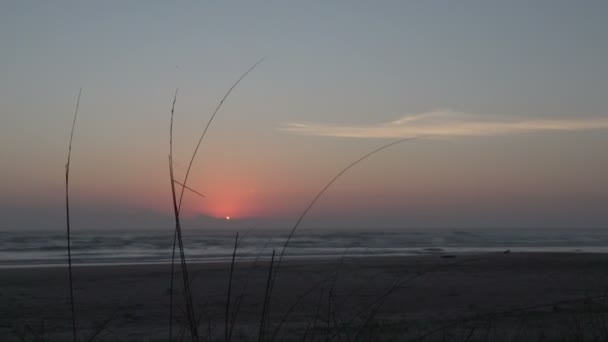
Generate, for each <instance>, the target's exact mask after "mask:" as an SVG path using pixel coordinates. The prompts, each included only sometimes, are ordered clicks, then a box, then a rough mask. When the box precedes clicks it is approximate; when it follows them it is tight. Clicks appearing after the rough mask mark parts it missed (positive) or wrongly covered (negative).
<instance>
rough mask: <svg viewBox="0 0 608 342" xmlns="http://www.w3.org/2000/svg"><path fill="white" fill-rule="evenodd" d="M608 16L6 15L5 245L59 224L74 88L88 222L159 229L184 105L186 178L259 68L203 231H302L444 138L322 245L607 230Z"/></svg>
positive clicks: (520, 7)
mask: <svg viewBox="0 0 608 342" xmlns="http://www.w3.org/2000/svg"><path fill="white" fill-rule="evenodd" d="M607 15H608V3H607V2H606V1H576V2H575V1H299V2H295V1H265V2H258V1H201V2H189V1H188V2H186V1H179V2H166V1H99V2H94V3H93V2H84V1H52V2H50V1H3V2H2V4H0V42H1V44H2V49H1V50H0V75H2V77H0V111H1V112H0V113H1V114H0V115H1V116H0V160H1V165H2V168H1V169H0V204H1V205H2V209H1V211H0V213H2V216H3V217H5V218H6V219H5V220H4V223H3V225H2V226H0V229H10V228H11V227H12V228H14V227H16V226H19V227H21V226H24V225H25V226H27V227H34V226H35V228H44V227H45V226H47V225H48V226H56V225H61V224H62V221H61V215H56V213H60V210H61V200H62V196H63V188H62V186H63V184H62V182H63V164H64V163H65V157H66V148H67V139H68V135H69V127H70V122H71V116H72V114H73V108H74V104H75V100H76V95H77V93H78V89H79V87H83V88H84V90H83V98H82V102H81V112H80V117H79V121H78V125H77V131H76V136H75V141H74V144H75V145H74V146H75V147H74V155H73V158H74V159H73V165H72V172H73V184H72V192H73V196H74V199H75V201H76V202H77V205H76V207H78V208H81V214H82V215H83V217H84V219H83V222H86V221H87V220H89V221H96V220H97V219H99V218H100V217H111V216H112V215H114V216H115V217H116V219H115V220H114V221H110V222H109V223H103V224H100V225H118V226H129V225H134V226H137V225H145V224H148V223H147V222H149V221H154V220H151V219H150V217H157V216H158V217H165V215H166V214H168V213H170V208H171V207H170V203H169V199H170V198H169V189H168V174H167V165H166V164H167V162H166V156H167V152H168V146H167V129H168V119H169V117H168V114H169V109H170V104H171V100H172V95H173V92H174V90H175V88H176V87H179V88H180V95H179V98H178V103H177V111H176V133H177V137H176V148H177V151H176V154H177V155H176V162H177V163H176V168H177V172H178V174H179V176H180V177H183V172H184V171H185V170H184V167H185V165H187V161H188V158H189V155H190V153H191V151H192V148H193V147H194V143H195V141H196V139H197V135H198V134H200V132H201V129H202V127H203V125H204V123H205V122H206V120H207V119H208V118H209V115H210V113H211V111H212V110H213V108H214V107H215V105H216V103H217V101H218V100H219V99H220V98H221V97H222V95H223V94H224V92H225V91H226V90H227V89H228V88H229V87H230V85H231V84H232V82H234V81H235V80H236V79H237V78H238V77H239V75H240V74H241V73H243V72H244V71H245V70H247V69H248V68H249V67H250V66H251V65H252V64H253V63H254V62H255V61H257V60H258V59H260V58H261V57H264V56H265V57H266V59H265V61H264V62H263V63H262V64H261V65H260V66H259V67H258V68H257V69H256V70H255V71H254V72H253V73H252V74H251V75H249V76H248V77H247V78H246V79H245V80H244V81H243V82H242V83H241V84H240V85H239V87H238V88H237V89H236V90H235V92H234V93H233V94H232V96H231V98H230V99H229V100H228V102H227V103H226V106H225V107H224V108H223V110H222V112H220V114H219V115H218V118H217V120H216V121H215V122H214V125H213V126H212V129H211V131H210V134H209V136H208V140H206V142H205V145H204V147H203V149H202V150H201V155H200V158H199V159H198V160H197V163H196V164H195V169H194V173H193V178H192V179H191V186H193V187H195V188H196V189H199V190H200V191H201V192H204V193H205V194H206V195H207V197H208V198H207V199H206V200H202V199H200V198H197V197H195V196H190V195H188V196H187V197H186V207H187V212H188V214H189V215H191V216H192V217H196V216H198V215H210V216H213V217H216V218H222V217H224V216H231V217H233V218H235V219H237V220H233V221H235V223H234V224H235V225H237V224H238V219H251V218H252V217H253V218H255V219H256V220H260V222H272V223H274V224H277V222H289V220H290V219H291V218H295V216H297V214H298V213H299V211H301V210H302V209H303V207H305V205H306V204H307V202H308V201H309V200H310V199H311V198H312V197H313V196H314V194H315V193H316V192H317V191H318V190H319V189H320V188H321V187H322V186H323V185H324V183H325V182H327V181H328V180H329V179H331V177H332V176H333V175H334V174H335V173H336V172H338V171H339V170H340V169H341V168H342V167H344V166H345V165H347V164H348V163H349V162H350V161H352V160H354V159H356V158H358V157H359V156H360V155H362V154H364V153H366V152H368V151H370V150H372V149H374V148H375V147H377V146H380V145H382V144H383V143H386V142H388V141H390V139H394V138H398V137H401V136H408V135H418V134H422V135H427V133H428V132H431V134H430V135H432V136H431V137H426V138H424V139H421V140H419V141H416V142H412V143H406V144H403V145H401V146H398V147H395V148H393V149H391V150H387V151H385V152H383V153H382V154H380V155H377V156H375V157H374V158H372V159H370V160H368V161H366V162H365V164H362V165H360V166H359V167H358V168H356V169H353V170H352V172H350V173H349V174H348V175H346V176H345V177H344V178H343V179H341V180H340V181H339V182H338V183H336V184H335V187H334V188H332V190H331V191H330V192H329V193H328V194H327V196H326V197H324V198H323V199H322V200H321V201H320V202H319V203H318V207H315V209H314V210H313V211H312V212H311V218H310V220H311V221H309V222H310V224H319V225H324V224H325V225H349V224H351V223H352V224H355V223H357V222H359V223H360V222H370V223H369V225H378V226H399V227H401V226H405V227H407V226H418V227H419V226H429V227H430V226H452V225H453V226H460V227H463V226H464V227H466V226H483V227H486V226H487V227H504V226H593V227H605V226H607V225H608V214H606V213H605V210H604V208H605V203H606V200H607V199H608V179H607V178H606V174H608V154H606V153H605V148H606V146H608V137H607V136H606V125H607V122H608V99H607V97H606V91H607V90H608V68H606V65H605V63H606V60H608V41H607V40H606V32H608V24H606V20H605V18H606V16H607ZM438 113H439V114H438ZM446 113H447V114H446ZM412 118H417V119H415V120H413V121H412ZM556 126H559V127H560V129H555V128H556ZM437 132H441V133H440V134H437ZM446 132H447V133H446ZM463 132H464V133H463ZM480 132H482V133H483V134H480ZM456 133H458V134H456ZM23 212H28V213H31V216H32V217H34V218H36V217H37V218H42V217H47V216H45V215H48V219H46V220H40V219H37V220H34V221H35V222H30V221H27V222H30V223H28V224H24V223H23V222H22V223H20V224H19V223H18V222H17V221H18V220H19V217H21V218H23V215H21V214H20V215H17V214H16V213H23ZM85 213H86V215H85ZM36 222H38V223H36ZM144 223H145V224H144ZM261 224H264V223H261ZM366 224H368V223H366ZM83 225H86V223H83Z"/></svg>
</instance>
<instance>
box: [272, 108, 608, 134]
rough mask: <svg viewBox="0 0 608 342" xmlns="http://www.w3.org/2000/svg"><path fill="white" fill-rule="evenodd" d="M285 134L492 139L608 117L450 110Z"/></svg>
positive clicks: (587, 125)
mask: <svg viewBox="0 0 608 342" xmlns="http://www.w3.org/2000/svg"><path fill="white" fill-rule="evenodd" d="M280 129H281V130H283V131H288V132H293V133H298V134H304V135H316V136H329V137H345V138H402V137H411V136H493V135H511V134H520V133H531V132H541V131H583V130H596V129H608V117H598V118H579V119H531V118H518V119H504V118H502V119H501V118H498V117H488V116H481V115H476V114H470V113H463V112H455V111H450V110H440V111H432V112H427V113H422V114H415V115H405V116H403V117H402V118H400V119H398V120H394V121H390V122H385V123H379V124H370V125H332V124H323V123H306V122H292V123H288V124H286V125H284V126H283V127H280Z"/></svg>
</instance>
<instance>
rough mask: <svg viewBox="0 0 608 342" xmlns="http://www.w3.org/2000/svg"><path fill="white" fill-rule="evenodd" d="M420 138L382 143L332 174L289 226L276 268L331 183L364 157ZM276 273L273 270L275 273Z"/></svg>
mask: <svg viewBox="0 0 608 342" xmlns="http://www.w3.org/2000/svg"><path fill="white" fill-rule="evenodd" d="M417 139H420V138H419V137H409V138H403V139H399V140H397V141H393V142H391V143H388V144H385V145H382V146H380V147H378V148H377V149H375V150H373V151H371V152H369V153H367V154H365V155H364V156H363V157H361V158H359V159H357V160H355V161H354V162H352V163H350V164H349V165H348V166H346V167H345V168H344V169H342V170H341V171H340V172H338V174H337V175H335V176H334V178H332V179H331V180H330V181H329V182H328V183H327V184H325V186H324V187H323V188H322V189H321V191H319V192H318V193H317V195H316V196H315V197H314V198H313V199H312V201H311V202H310V204H308V206H307V207H306V209H304V211H303V212H302V214H300V216H299V217H298V220H297V221H296V223H295V224H294V226H293V227H292V228H291V231H290V232H289V235H288V236H287V239H286V240H285V243H284V244H283V248H282V249H281V254H279V260H278V261H277V266H276V268H277V270H278V267H279V266H280V265H281V261H282V260H283V256H284V254H285V250H286V249H287V246H288V245H289V242H290V241H291V239H292V238H293V235H294V234H295V232H296V230H297V229H298V227H299V226H300V223H302V220H303V219H304V217H305V216H306V215H307V214H308V212H309V211H310V209H312V207H313V206H314V205H315V203H317V201H318V200H319V198H321V196H323V194H324V193H325V192H326V191H327V189H329V188H330V187H331V186H332V184H334V183H335V182H336V181H337V180H338V179H339V178H340V177H342V175H344V174H345V173H346V172H347V171H348V170H350V169H351V168H353V167H354V166H355V165H357V164H359V163H361V162H362V161H364V160H365V159H367V158H369V157H371V156H373V155H374V154H376V153H378V152H380V151H382V150H385V149H387V148H389V147H392V146H395V145H397V144H401V143H403V142H406V141H412V140H417ZM276 274H277V273H276V272H275V275H276Z"/></svg>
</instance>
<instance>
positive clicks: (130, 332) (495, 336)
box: [0, 252, 608, 341]
mask: <svg viewBox="0 0 608 342" xmlns="http://www.w3.org/2000/svg"><path fill="white" fill-rule="evenodd" d="M177 265H178V267H179V263H178V264H177ZM275 265H276V264H275ZM607 267H608V254H600V253H502V252H501V253H496V252H494V253H476V254H445V253H437V254H433V255H424V256H404V257H396V256H393V257H370V256H368V257H344V258H330V259H298V260H284V261H283V262H282V263H281V264H280V265H279V266H278V268H277V267H275V268H274V269H273V272H274V274H275V275H276V278H275V281H274V286H273V287H272V292H271V296H270V298H269V299H268V301H267V302H268V303H270V304H269V305H268V311H267V312H268V314H267V316H266V317H267V318H266V322H267V324H265V326H264V329H263V331H262V336H263V340H277V341H280V340H298V341H300V340H303V339H306V340H327V339H329V340H336V341H338V340H369V339H368V337H370V336H374V338H373V339H372V340H399V341H402V340H406V341H407V340H416V339H418V340H428V341H440V340H446V338H447V340H455V341H456V340H458V341H460V340H467V339H468V340H470V341H475V340H487V339H491V340H505V341H514V340H538V339H543V338H545V339H563V340H572V339H574V338H577V337H581V338H587V337H588V338H590V339H591V338H593V337H596V338H603V337H608V335H605V334H606V331H608V330H606V327H607V326H608V324H604V322H608V321H606V320H605V319H604V313H603V312H604V311H605V310H604V309H603V308H604V304H605V299H604V298H603V296H604V294H605V291H606V289H608V272H607V271H606V270H607V269H608V268H607ZM73 271H74V286H75V293H74V296H75V301H76V305H75V311H76V325H77V329H78V335H79V337H80V340H84V341H87V340H89V339H90V338H91V337H92V336H95V339H94V340H95V341H167V340H168V336H169V311H170V310H169V303H170V296H169V293H170V290H169V289H170V277H171V268H170V265H168V264H148V265H145V264H142V265H106V266H103V265H101V266H100V265H98V266H77V267H74V269H73ZM188 271H189V275H190V278H191V280H192V285H191V289H192V293H193V301H194V307H195V313H196V315H197V317H198V319H199V326H198V333H199V335H200V336H201V337H203V338H204V339H207V340H218V341H219V340H224V339H225V337H224V335H225V331H226V330H225V317H226V315H225V311H226V305H225V304H226V299H227V289H228V281H229V271H230V263H227V262H214V263H191V264H189V265H188ZM268 271H269V261H268V260H260V261H258V262H252V261H247V262H237V263H236V264H235V269H234V277H233V282H232V287H231V289H232V290H231V305H230V308H229V317H231V318H230V320H231V321H232V320H233V319H234V318H233V317H234V312H235V311H237V310H236V307H237V305H236V303H237V302H240V305H239V309H238V316H236V318H235V319H234V322H235V323H234V325H233V326H234V329H230V330H232V333H231V334H232V340H234V341H255V340H258V338H259V335H260V318H261V317H262V310H263V303H264V294H265V289H266V285H267V280H268ZM0 272H1V274H2V275H1V276H0V308H1V309H0V336H1V337H2V341H21V340H26V341H30V340H35V338H36V336H43V337H44V338H46V339H48V340H51V341H63V340H70V339H71V324H70V317H71V316H70V311H69V303H68V295H69V293H68V287H67V269H66V268H64V267H25V268H19V267H15V268H4V269H2V270H0ZM181 281H182V275H181V273H177V274H176V277H175V286H176V294H175V298H174V299H175V310H174V316H175V317H176V320H175V322H174V325H173V331H172V335H173V336H174V340H181V339H180V335H183V334H185V333H186V331H187V329H186V328H187V324H186V321H185V318H184V307H185V306H184V300H183V296H182V295H181V293H182V292H181V289H182V283H181ZM239 299H242V300H241V301H240V300H239ZM286 313H288V314H286ZM328 318H329V319H328ZM229 326H232V324H229ZM182 337H184V336H182ZM185 340H189V337H188V335H187V334H186V335H185Z"/></svg>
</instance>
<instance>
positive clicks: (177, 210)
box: [169, 58, 264, 339]
mask: <svg viewBox="0 0 608 342" xmlns="http://www.w3.org/2000/svg"><path fill="white" fill-rule="evenodd" d="M263 60H264V58H262V59H260V60H259V61H257V62H256V63H255V64H254V65H253V66H252V67H251V68H249V69H248V70H247V71H246V72H245V73H244V74H242V75H241V77H239V79H238V80H237V81H236V82H235V83H234V84H233V85H232V86H231V87H230V89H228V91H227V92H226V94H224V96H223V97H222V99H221V100H220V102H219V103H218V105H217V106H216V108H215V110H214V111H213V114H212V115H211V118H210V119H209V121H207V124H206V125H205V128H204V129H203V133H202V134H201V136H200V138H199V140H198V142H197V144H196V147H195V148H194V151H193V153H192V157H191V158H190V162H189V163H188V168H187V170H186V175H185V176H184V181H183V183H182V182H177V181H176V179H175V178H174V177H173V160H172V159H173V157H172V154H173V110H174V108H175V99H176V98H177V90H176V92H175V98H174V101H173V108H172V109H171V128H170V140H171V141H170V145H171V146H170V149H171V152H170V157H169V159H170V171H171V191H172V195H173V197H174V202H175V205H174V206H175V209H174V213H175V218H176V229H175V233H174V234H173V249H172V253H171V286H170V294H169V296H170V299H169V301H170V307H169V311H170V313H169V317H170V321H169V339H171V333H172V325H173V279H174V270H175V266H174V265H175V248H176V245H177V242H179V245H180V257H182V261H181V262H182V265H183V266H182V269H183V270H184V269H185V265H186V260H185V257H184V256H183V251H182V250H181V249H182V247H183V241H181V224H179V227H180V229H179V231H178V229H177V227H178V224H177V222H179V214H180V212H181V208H182V203H183V199H184V192H185V190H186V189H188V190H191V191H194V190H192V189H190V188H189V187H188V177H189V176H190V170H191V169H192V165H193V164H194V160H195V159H196V155H197V153H198V150H199V148H200V146H201V143H202V142H203V139H204V138H205V135H206V134H207V131H208V130H209V127H210V126H211V123H212V122H213V120H214V119H215V116H216V115H217V113H218V112H219V110H220V108H221V107H222V105H223V104H224V102H225V101H226V99H228V96H230V93H232V90H233V89H234V88H236V86H237V85H238V84H239V83H240V82H241V81H242V80H243V79H244V78H245V77H246V76H247V75H248V74H249V73H250V72H251V71H253V69H255V68H256V67H257V66H258V65H259V64H260V63H261V62H262V61H263ZM176 182H177V183H178V184H179V185H181V186H182V190H181V192H180V195H179V201H177V197H176V194H175V183H176ZM195 192H196V191H195ZM199 195H200V194H199ZM203 197H204V196H203ZM184 277H186V278H184V286H186V283H188V285H187V286H188V289H189V288H190V285H189V281H188V279H187V273H186V274H185V275H184ZM188 291H189V290H188ZM187 297H189V300H190V301H192V296H191V294H189V295H188V296H187ZM190 306H192V304H190ZM192 324H193V323H192Z"/></svg>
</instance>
